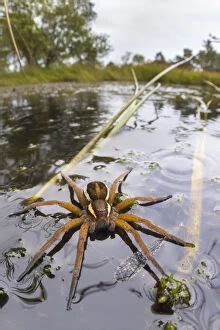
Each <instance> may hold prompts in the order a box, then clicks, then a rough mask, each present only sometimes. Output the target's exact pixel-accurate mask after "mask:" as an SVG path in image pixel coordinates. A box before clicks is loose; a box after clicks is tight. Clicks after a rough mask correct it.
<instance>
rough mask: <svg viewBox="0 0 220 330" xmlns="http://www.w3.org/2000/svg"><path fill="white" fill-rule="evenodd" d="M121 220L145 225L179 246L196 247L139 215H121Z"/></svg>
mask: <svg viewBox="0 0 220 330" xmlns="http://www.w3.org/2000/svg"><path fill="white" fill-rule="evenodd" d="M119 219H121V220H124V221H126V222H131V223H132V222H134V223H142V224H143V225H145V226H146V227H147V228H149V229H150V230H153V231H155V232H156V233H158V234H160V235H161V236H162V237H166V238H168V239H170V240H173V241H174V242H176V243H177V244H179V245H181V246H187V247H195V245H194V244H193V243H189V242H185V241H183V240H182V239H180V238H178V237H176V236H174V235H172V234H170V233H169V232H168V231H166V230H165V229H163V228H161V227H159V226H156V225H154V224H153V223H152V222H151V221H150V220H147V219H144V218H141V217H138V216H137V215H133V214H126V213H125V214H121V215H119Z"/></svg>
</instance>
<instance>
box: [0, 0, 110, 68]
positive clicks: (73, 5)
mask: <svg viewBox="0 0 220 330" xmlns="http://www.w3.org/2000/svg"><path fill="white" fill-rule="evenodd" d="M0 6H1V7H3V5H0ZM0 9H2V10H1V13H4V10H3V8H0ZM8 10H9V15H10V20H11V25H12V27H13V32H14V35H15V39H16V43H17V46H18V49H19V51H20V53H21V57H22V60H23V64H24V65H28V66H42V67H49V66H50V65H52V64H54V63H71V62H80V63H92V64H94V63H96V62H98V61H99V60H100V59H101V58H102V57H103V56H104V55H106V54H107V53H108V52H109V50H110V49H111V47H110V44H109V41H108V37H107V36H106V35H104V34H96V33H94V32H93V31H92V22H93V21H94V20H95V18H96V16H97V15H96V12H95V11H94V4H93V3H92V2H91V1H88V0H68V1H65V0H33V1H30V0H10V1H8ZM0 61H1V64H2V66H4V65H5V66H7V65H8V64H13V62H15V61H16V57H15V53H14V48H13V45H12V43H11V37H10V34H9V30H8V26H7V23H6V19H5V17H4V14H2V15H1V16H0Z"/></svg>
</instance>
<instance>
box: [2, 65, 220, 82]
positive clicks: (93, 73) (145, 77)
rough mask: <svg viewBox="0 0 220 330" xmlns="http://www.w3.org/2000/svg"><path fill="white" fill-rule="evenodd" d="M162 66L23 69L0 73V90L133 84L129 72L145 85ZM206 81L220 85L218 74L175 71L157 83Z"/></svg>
mask: <svg viewBox="0 0 220 330" xmlns="http://www.w3.org/2000/svg"><path fill="white" fill-rule="evenodd" d="M166 67H168V65H164V64H156V63H149V64H140V65H123V66H117V65H108V66H105V67H104V66H103V67H102V66H91V65H85V64H75V65H71V66H67V65H60V66H56V67H51V68H45V69H42V68H37V67H35V68H28V69H24V70H23V71H21V72H11V73H5V72H2V73H1V74H0V87H7V86H17V85H26V84H41V83H53V82H76V83H77V82H78V83H100V82H107V81H109V82H117V81H118V82H131V81H133V75H132V69H134V70H135V73H136V76H137V79H138V81H139V82H147V81H149V80H151V79H152V78H153V77H154V76H156V75H157V74H158V73H160V72H161V71H163V70H164V69H165V68H166ZM206 80H208V81H211V82H212V83H214V84H215V85H216V86H220V73H219V72H209V71H194V70H190V69H186V68H177V69H175V70H173V71H172V72H170V73H168V74H167V75H165V76H164V77H162V78H161V79H160V82H162V83H164V84H181V85H197V86H201V85H205V84H206V83H205V81H206Z"/></svg>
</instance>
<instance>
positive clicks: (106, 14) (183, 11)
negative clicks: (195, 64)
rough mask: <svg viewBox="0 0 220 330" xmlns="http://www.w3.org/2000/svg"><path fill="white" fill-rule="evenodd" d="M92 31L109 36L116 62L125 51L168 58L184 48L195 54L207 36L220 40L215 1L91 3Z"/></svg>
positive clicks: (100, 0) (219, 3) (219, 5)
mask: <svg viewBox="0 0 220 330" xmlns="http://www.w3.org/2000/svg"><path fill="white" fill-rule="evenodd" d="M93 2H94V3H95V10H96V11H97V13H98V18H97V21H96V22H95V25H94V28H95V30H96V31H98V32H99V33H107V34H109V35H110V41H111V43H112V45H113V48H114V51H113V52H112V54H111V55H110V57H109V59H112V60H114V61H119V60H120V57H121V55H122V54H123V53H125V51H131V52H133V53H141V54H144V55H145V57H146V58H148V59H150V58H153V57H154V55H155V53H156V52H158V51H162V52H163V53H164V54H165V55H166V56H167V57H168V58H173V57H174V56H175V55H176V54H180V53H181V52H182V49H183V48H185V47H187V48H191V49H193V51H194V52H197V51H198V50H199V49H201V47H202V43H203V40H205V39H207V38H208V35H209V33H212V34H213V35H216V36H219V37H220V29H219V26H220V25H219V13H220V1H219V0H211V1H210V0H185V1H180V0H136V1H134V0H111V1H103V0H95V1H93Z"/></svg>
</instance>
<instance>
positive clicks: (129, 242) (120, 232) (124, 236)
mask: <svg viewBox="0 0 220 330" xmlns="http://www.w3.org/2000/svg"><path fill="white" fill-rule="evenodd" d="M116 232H117V234H118V235H119V236H120V237H121V239H122V240H123V242H125V244H126V245H128V246H129V248H130V249H131V251H132V252H133V253H135V252H137V251H138V249H137V247H136V246H135V245H134V244H133V242H132V240H131V239H130V237H129V236H128V234H127V233H126V231H125V230H122V229H121V228H117V230H116ZM143 268H144V269H145V270H146V271H147V272H148V273H149V274H150V275H151V276H152V277H153V279H154V280H155V281H156V282H159V277H158V276H157V275H156V274H155V273H154V271H153V270H152V269H151V268H150V266H149V265H148V264H146V265H145V266H144V267H143Z"/></svg>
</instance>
